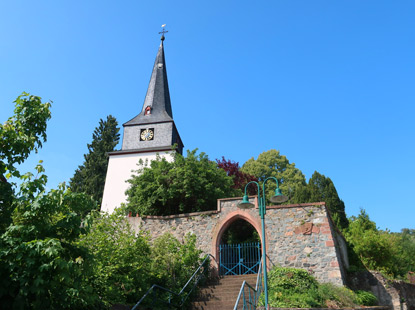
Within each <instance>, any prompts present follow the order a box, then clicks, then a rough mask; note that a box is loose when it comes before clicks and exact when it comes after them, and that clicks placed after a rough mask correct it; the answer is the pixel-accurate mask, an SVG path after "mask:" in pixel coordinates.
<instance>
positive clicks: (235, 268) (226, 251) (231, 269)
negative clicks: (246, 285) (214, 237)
mask: <svg viewBox="0 0 415 310" xmlns="http://www.w3.org/2000/svg"><path fill="white" fill-rule="evenodd" d="M219 262H220V266H219V272H220V274H221V275H241V274H249V273H257V272H258V268H259V265H260V263H261V244H260V243H259V242H253V243H242V244H221V245H219Z"/></svg>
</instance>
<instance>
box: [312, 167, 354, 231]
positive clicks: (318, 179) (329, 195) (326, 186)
mask: <svg viewBox="0 0 415 310" xmlns="http://www.w3.org/2000/svg"><path fill="white" fill-rule="evenodd" d="M307 189H308V192H309V197H308V198H307V200H308V201H310V202H316V201H324V202H325V203H326V206H327V208H328V209H329V211H330V214H331V216H332V218H333V222H334V223H335V224H336V225H337V227H338V228H340V229H345V228H346V227H347V226H348V225H349V221H348V219H347V217H346V212H345V206H344V202H343V201H342V200H341V199H340V198H339V195H338V194H337V190H336V187H335V186H334V183H333V181H332V180H331V179H330V178H328V177H325V176H324V175H322V174H320V173H318V172H317V171H315V172H314V173H313V175H312V177H311V178H310V180H309V181H308V184H307Z"/></svg>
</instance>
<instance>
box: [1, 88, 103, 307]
mask: <svg viewBox="0 0 415 310" xmlns="http://www.w3.org/2000/svg"><path fill="white" fill-rule="evenodd" d="M15 104H16V108H15V111H14V115H13V116H12V117H10V118H9V119H8V121H7V122H6V123H5V124H3V125H1V127H0V129H1V130H0V136H1V138H0V146H1V147H0V179H1V183H2V186H1V187H0V190H1V196H0V197H1V212H2V215H1V220H2V223H1V224H2V234H1V236H0V279H1V280H0V304H1V305H2V308H4V309H45V308H48V309H57V308H60V309H68V308H71V309H77V308H83V307H85V306H86V305H87V304H88V305H94V304H96V303H97V302H98V301H97V299H96V298H95V297H96V296H95V295H93V294H91V290H90V288H89V287H88V286H87V285H84V284H85V282H84V277H85V276H86V275H87V274H88V270H89V269H88V267H87V263H86V260H85V258H86V257H87V256H88V255H87V253H86V252H85V250H84V249H83V248H81V247H77V246H76V245H75V244H74V242H75V240H76V239H77V238H78V236H79V234H80V233H82V232H84V231H85V230H86V229H87V227H88V225H87V222H85V221H83V219H82V217H81V216H80V214H81V213H83V212H84V210H85V209H91V208H92V207H93V206H92V205H93V204H94V202H93V201H92V200H91V199H90V198H89V197H87V196H85V195H83V194H74V193H71V192H70V191H69V190H67V189H65V187H64V186H63V185H62V186H60V187H59V188H58V189H57V190H51V191H49V192H48V193H45V185H46V181H47V177H46V175H44V174H43V172H44V169H43V167H42V166H41V165H40V164H39V165H38V166H37V167H36V172H37V176H36V178H34V176H33V174H32V173H26V174H23V175H22V174H21V173H20V171H19V170H18V169H17V165H18V164H21V163H23V162H24V160H25V159H27V157H28V156H29V154H30V153H31V152H32V151H33V150H35V151H37V149H38V148H40V147H41V146H42V143H43V142H45V141H46V123H47V120H48V119H49V118H50V116H51V114H50V103H42V102H41V99H40V97H37V96H31V95H29V94H27V93H23V94H22V95H21V96H19V97H18V98H17V99H16V101H15ZM12 177H14V178H16V179H20V180H21V182H22V183H21V184H20V185H19V187H18V189H17V185H16V184H15V183H12V182H9V180H10V179H11V178H12ZM6 227H7V228H6ZM4 230H5V231H4Z"/></svg>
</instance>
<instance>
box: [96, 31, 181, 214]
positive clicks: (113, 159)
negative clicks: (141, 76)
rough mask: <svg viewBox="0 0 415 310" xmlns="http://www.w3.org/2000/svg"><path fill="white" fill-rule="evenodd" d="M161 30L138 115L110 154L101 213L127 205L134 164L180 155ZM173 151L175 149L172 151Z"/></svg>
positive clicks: (129, 123) (126, 124)
mask: <svg viewBox="0 0 415 310" xmlns="http://www.w3.org/2000/svg"><path fill="white" fill-rule="evenodd" d="M164 32H165V31H164V30H163V35H162V36H161V43H160V47H159V49H158V52H157V56H156V60H155V62H154V66H153V71H152V73H151V78H150V83H149V85H148V89H147V94H146V96H145V99H144V104H143V107H142V109H141V112H140V113H139V114H138V115H137V116H135V117H134V118H132V119H131V120H129V121H128V122H126V123H124V124H123V127H124V134H123V141H122V147H121V150H119V151H114V152H110V153H109V154H108V155H109V161H108V170H107V176H106V179H105V188H104V195H103V198H102V206H101V211H104V212H109V213H111V212H113V211H114V209H115V208H117V207H119V206H120V205H121V204H122V203H126V202H127V197H126V195H125V191H126V190H127V189H128V187H129V183H128V182H127V180H129V179H130V178H131V175H132V174H133V173H134V172H133V171H135V170H137V169H138V166H137V164H138V162H139V161H140V160H142V161H144V162H145V161H146V160H148V161H151V160H154V159H155V158H156V157H157V155H159V156H162V157H165V158H166V159H168V160H171V159H172V158H171V156H170V154H171V153H172V152H179V153H180V154H182V152H183V142H182V140H181V138H180V135H179V132H178V131H177V128H176V125H175V123H174V120H173V111H172V108H171V102H170V93H169V84H168V80H167V70H166V60H165V57H164V45H163V43H164V40H165V37H164ZM173 148H175V149H173Z"/></svg>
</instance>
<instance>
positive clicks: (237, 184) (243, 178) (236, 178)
mask: <svg viewBox="0 0 415 310" xmlns="http://www.w3.org/2000/svg"><path fill="white" fill-rule="evenodd" d="M216 163H217V164H218V167H219V168H221V169H223V170H225V171H226V174H227V175H228V176H231V177H232V178H233V183H234V185H233V186H232V188H234V189H235V190H240V194H239V195H243V193H244V190H245V185H246V184H248V183H249V182H251V181H258V180H257V178H256V177H254V176H253V175H250V174H248V173H245V172H242V171H241V167H239V163H238V162H235V161H232V160H226V159H225V157H224V156H222V159H220V160H219V159H216ZM248 190H249V192H248V193H249V194H251V195H253V194H255V190H252V187H249V188H248Z"/></svg>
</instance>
